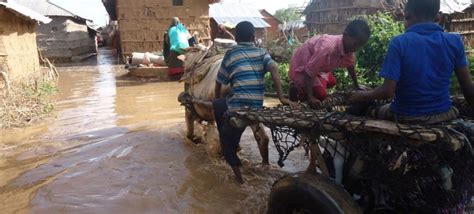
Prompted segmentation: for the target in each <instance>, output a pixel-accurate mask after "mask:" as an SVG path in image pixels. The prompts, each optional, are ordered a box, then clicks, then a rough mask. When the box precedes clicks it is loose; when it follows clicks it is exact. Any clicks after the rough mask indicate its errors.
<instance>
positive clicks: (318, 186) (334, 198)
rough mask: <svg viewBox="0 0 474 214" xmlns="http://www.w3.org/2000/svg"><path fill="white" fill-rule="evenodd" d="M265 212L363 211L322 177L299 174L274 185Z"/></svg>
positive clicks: (335, 185) (340, 190)
mask: <svg viewBox="0 0 474 214" xmlns="http://www.w3.org/2000/svg"><path fill="white" fill-rule="evenodd" d="M268 213H269V214H280V213H281V214H283V213H285V214H286V213H323V214H336V213H337V214H339V213H350V214H352V213H362V211H361V208H360V207H359V206H358V205H357V204H356V202H355V201H354V200H353V199H352V197H351V196H350V195H349V194H348V193H347V192H346V191H345V190H344V189H343V188H342V187H341V186H339V185H337V184H336V183H334V182H333V181H331V180H329V179H328V178H326V177H324V176H322V175H317V174H309V173H299V174H293V175H288V176H285V177H283V178H282V179H280V180H279V181H277V182H276V183H275V184H274V185H273V188H272V191H271V193H270V198H269V202H268Z"/></svg>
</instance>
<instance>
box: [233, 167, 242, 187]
mask: <svg viewBox="0 0 474 214" xmlns="http://www.w3.org/2000/svg"><path fill="white" fill-rule="evenodd" d="M232 171H234V174H235V180H236V181H237V183H239V184H244V179H243V177H242V173H241V172H240V166H233V167H232Z"/></svg>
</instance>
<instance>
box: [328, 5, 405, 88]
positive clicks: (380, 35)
mask: <svg viewBox="0 0 474 214" xmlns="http://www.w3.org/2000/svg"><path fill="white" fill-rule="evenodd" d="M360 18H364V19H366V20H367V22H368V23H369V26H370V29H371V31H372V36H371V37H370V39H369V41H368V42H367V44H366V45H365V46H364V47H363V48H362V49H361V50H359V51H358V52H357V66H356V71H357V80H358V82H359V83H360V84H363V85H366V86H371V87H375V86H378V85H380V84H382V81H383V79H382V78H380V77H379V76H378V75H379V71H380V69H381V68H382V65H383V62H384V59H385V55H386V54H387V50H388V45H389V44H390V41H391V40H392V39H393V38H394V37H395V36H397V35H400V34H402V33H403V30H404V27H403V24H402V23H401V22H399V21H396V20H395V19H394V18H393V17H392V16H391V15H390V14H388V13H383V12H378V13H376V14H374V15H370V16H361V17H360ZM333 73H334V76H336V79H337V81H338V83H337V86H336V89H338V90H344V89H349V88H351V87H352V85H353V84H352V80H351V77H350V76H349V75H348V74H347V70H346V69H337V70H335V71H334V72H333Z"/></svg>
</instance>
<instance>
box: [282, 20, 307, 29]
mask: <svg viewBox="0 0 474 214" xmlns="http://www.w3.org/2000/svg"><path fill="white" fill-rule="evenodd" d="M304 27H306V25H305V24H304V20H298V21H292V22H286V23H283V24H281V25H278V29H280V30H298V29H301V28H304Z"/></svg>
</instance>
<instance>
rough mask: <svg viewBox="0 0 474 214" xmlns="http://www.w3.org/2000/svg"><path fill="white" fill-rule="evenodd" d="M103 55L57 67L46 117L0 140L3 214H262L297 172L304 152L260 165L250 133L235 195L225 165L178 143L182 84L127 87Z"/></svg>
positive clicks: (181, 130) (128, 81)
mask: <svg viewBox="0 0 474 214" xmlns="http://www.w3.org/2000/svg"><path fill="white" fill-rule="evenodd" d="M110 53H111V52H110V51H107V50H101V52H100V54H99V57H98V62H99V63H97V64H96V65H94V66H92V65H88V64H87V65H86V66H80V65H73V66H70V67H60V68H59V72H60V79H59V82H58V87H59V90H60V92H59V93H58V94H57V95H56V98H55V99H56V101H57V102H56V115H55V116H54V117H53V118H51V119H49V120H46V121H44V122H43V123H41V124H39V125H36V126H33V127H29V128H24V129H13V130H6V131H2V132H1V133H0V135H1V136H2V138H1V139H0V178H1V179H0V210H1V211H2V213H15V212H17V213H27V212H31V213H143V212H144V213H236V212H238V213H262V212H264V211H265V209H266V200H267V195H268V193H269V191H270V187H271V185H272V184H273V182H274V181H275V180H276V179H278V178H279V177H281V176H282V175H283V174H285V173H287V172H296V171H299V170H303V168H304V166H305V164H302V163H304V162H305V161H306V158H305V157H304V152H303V151H296V152H295V153H293V154H292V155H291V157H290V158H289V159H290V160H289V161H288V162H286V167H285V168H284V169H279V168H277V167H268V168H265V167H262V166H260V165H259V164H258V163H259V162H260V156H259V153H258V149H257V146H256V142H255V140H254V139H253V137H252V135H251V132H249V130H247V132H246V133H245V134H244V136H243V138H242V148H243V150H242V152H241V153H240V156H241V158H242V159H243V163H244V169H243V172H244V177H245V178H246V180H247V184H246V185H244V186H241V187H239V186H238V185H236V184H235V183H234V180H233V176H232V172H231V170H230V168H229V167H228V166H227V165H226V164H225V163H224V162H223V161H221V160H219V159H214V158H212V157H210V156H208V155H207V153H206V150H205V148H204V147H203V146H195V145H187V144H185V143H184V142H183V138H184V137H183V136H184V129H185V128H184V127H185V125H184V117H183V116H184V109H183V107H181V106H180V104H179V103H178V102H177V101H176V99H177V96H178V94H179V93H180V92H181V91H182V88H183V86H182V85H181V84H179V83H174V82H168V83H160V82H156V81H142V80H137V79H128V78H127V77H125V76H123V75H124V74H126V71H125V70H124V69H123V66H122V65H115V63H114V61H113V57H111V56H110ZM270 151H271V153H270V158H271V160H272V162H273V163H274V164H275V163H276V160H277V158H278V154H277V153H276V150H275V149H274V148H270Z"/></svg>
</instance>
